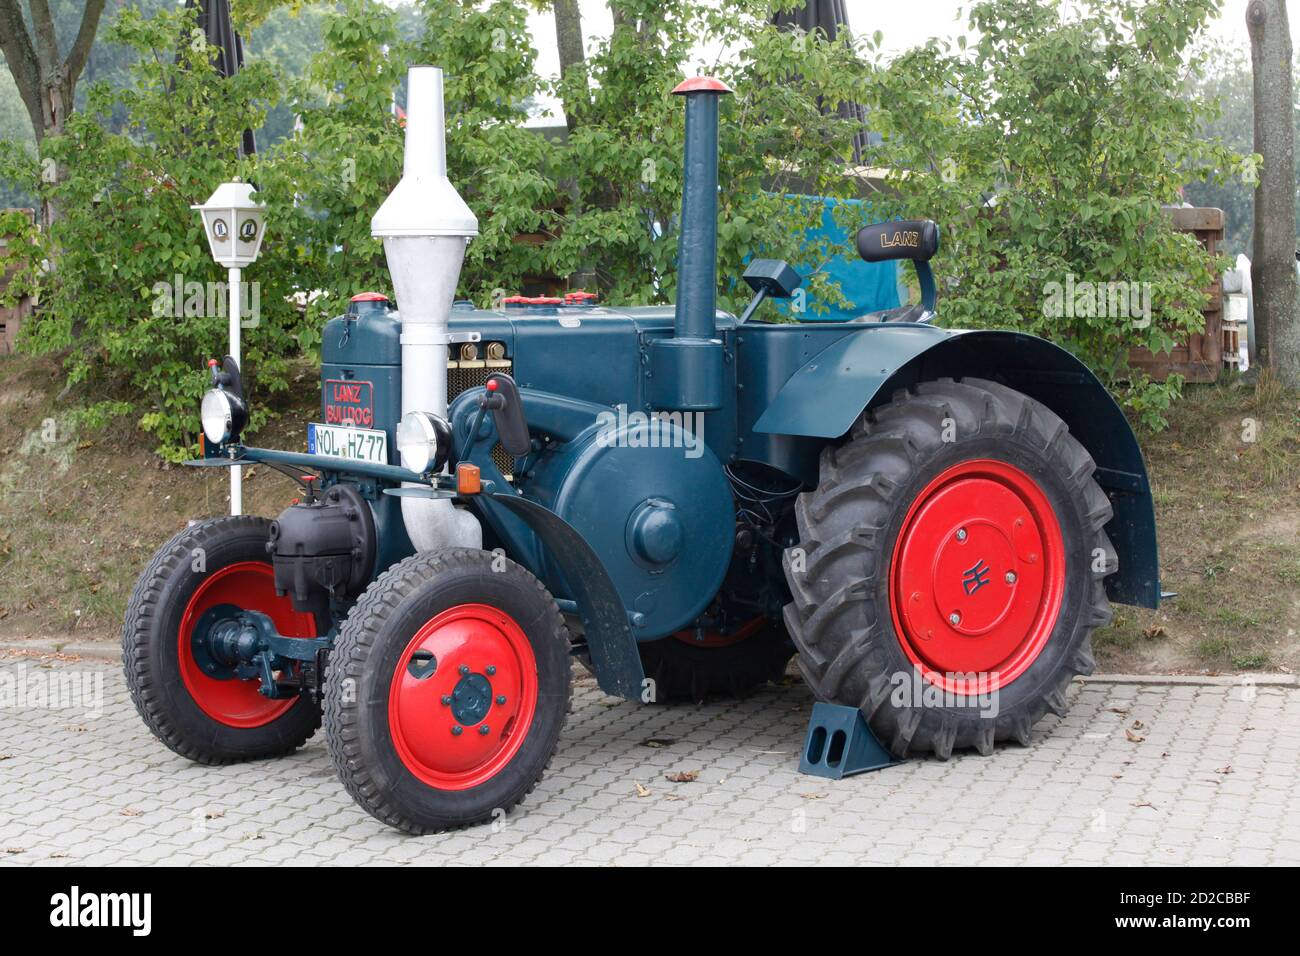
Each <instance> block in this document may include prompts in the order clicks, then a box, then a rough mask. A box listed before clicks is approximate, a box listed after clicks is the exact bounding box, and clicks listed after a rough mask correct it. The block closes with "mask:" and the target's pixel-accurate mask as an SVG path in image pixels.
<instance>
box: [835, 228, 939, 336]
mask: <svg viewBox="0 0 1300 956" xmlns="http://www.w3.org/2000/svg"><path fill="white" fill-rule="evenodd" d="M857 247H858V255H860V256H862V258H863V259H865V260H866V261H867V262H884V261H887V260H889V259H911V260H912V266H913V267H914V268H915V269H916V278H917V280H918V281H919V282H920V285H921V301H920V302H916V303H913V304H912V305H903V306H899V307H898V308H896V309H884V310H882V311H879V312H868V313H867V314H866V315H860V316H858V317H857V318H856V319H850V321H851V322H859V323H870V322H929V321H930V320H931V319H933V318H934V314H935V299H936V293H935V287H934V273H932V272H931V271H930V259H931V258H933V256H934V254H935V253H936V252H938V251H939V227H938V225H936V224H935V223H934V221H933V220H930V219H912V220H909V219H903V220H895V221H893V222H878V223H875V224H874V225H871V226H866V227H864V228H862V229H859V230H858V235H857Z"/></svg>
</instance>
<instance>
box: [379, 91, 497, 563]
mask: <svg viewBox="0 0 1300 956" xmlns="http://www.w3.org/2000/svg"><path fill="white" fill-rule="evenodd" d="M406 90H407V93H406V151H405V155H404V157H403V162H402V179H401V181H400V182H399V183H398V184H397V186H396V187H395V188H394V189H393V191H392V192H391V193H389V194H388V198H387V199H386V200H384V204H383V205H382V206H380V207H379V211H378V212H376V213H375V215H374V217H373V218H372V219H371V220H370V234H371V235H372V236H374V237H375V238H376V239H382V240H383V243H384V256H385V258H386V259H387V260H388V274H389V276H390V277H391V278H392V281H393V293H394V295H395V296H396V298H397V308H398V311H399V314H400V315H401V319H402V339H401V342H402V414H403V415H405V414H406V413H407V412H412V411H420V412H433V413H435V414H438V415H444V416H445V415H446V414H447V355H448V353H447V347H448V345H450V344H451V341H452V338H451V334H450V331H449V329H450V321H451V306H452V302H453V301H454V300H455V298H456V284H457V282H458V280H459V279H460V267H461V264H462V263H463V262H464V259H465V246H466V244H467V243H468V242H469V240H470V239H472V238H473V237H474V236H477V235H478V219H477V218H476V217H475V216H474V213H473V212H472V211H471V210H470V208H469V206H467V205H466V204H465V200H463V199H461V197H460V194H459V193H458V192H456V188H455V187H454V186H452V184H451V180H449V179H448V178H447V141H446V118H445V116H444V114H443V92H442V70H441V69H439V68H438V67H436V66H416V67H412V68H411V70H410V72H409V73H408V74H407V83H406ZM402 518H403V520H404V521H405V524H406V532H407V534H408V535H409V537H410V539H411V543H412V544H414V545H415V547H416V549H417V550H420V551H431V550H434V549H436V548H447V547H472V548H481V547H482V546H483V531H482V528H481V527H480V526H479V523H478V519H477V518H475V517H474V516H473V515H472V514H470V513H469V512H468V511H465V510H463V509H459V508H456V507H454V506H453V505H452V503H451V502H450V501H447V500H445V499H429V498H402Z"/></svg>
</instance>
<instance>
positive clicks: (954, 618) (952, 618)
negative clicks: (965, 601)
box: [948, 611, 961, 624]
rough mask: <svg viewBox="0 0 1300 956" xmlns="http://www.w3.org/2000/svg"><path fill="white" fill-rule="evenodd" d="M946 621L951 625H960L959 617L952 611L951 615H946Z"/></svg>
mask: <svg viewBox="0 0 1300 956" xmlns="http://www.w3.org/2000/svg"><path fill="white" fill-rule="evenodd" d="M948 620H949V622H950V623H952V624H960V623H961V615H960V614H958V613H957V612H956V611H953V612H952V613H951V614H949V615H948Z"/></svg>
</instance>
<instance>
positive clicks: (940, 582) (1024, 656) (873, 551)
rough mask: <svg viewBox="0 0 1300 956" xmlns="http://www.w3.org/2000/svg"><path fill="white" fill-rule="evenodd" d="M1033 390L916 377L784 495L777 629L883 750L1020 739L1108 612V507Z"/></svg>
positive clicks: (1064, 684) (1087, 654)
mask: <svg viewBox="0 0 1300 956" xmlns="http://www.w3.org/2000/svg"><path fill="white" fill-rule="evenodd" d="M1094 471H1095V465H1094V464H1093V461H1092V459H1091V457H1090V456H1089V455H1088V453H1087V451H1086V450H1085V449H1084V448H1083V446H1081V445H1080V444H1079V442H1078V441H1076V440H1075V439H1074V438H1073V437H1072V436H1071V435H1070V434H1069V432H1068V430H1067V429H1066V427H1065V425H1064V423H1063V422H1062V421H1061V419H1060V418H1059V417H1057V416H1056V415H1055V414H1054V413H1053V412H1052V411H1051V410H1050V409H1048V408H1047V407H1046V406H1044V405H1043V404H1041V403H1039V402H1037V401H1035V400H1033V399H1031V398H1029V397H1028V396H1027V395H1024V394H1022V393H1020V392H1017V391H1014V390H1012V389H1010V388H1008V387H1006V386H1004V385H1001V384H999V383H995V382H990V381H986V380H982V379H974V378H967V379H963V380H961V381H952V380H940V381H937V382H927V383H923V384H921V385H920V386H918V387H917V388H916V389H915V390H914V391H911V392H904V393H900V395H899V396H896V397H895V398H894V400H893V401H891V402H889V403H888V404H886V405H883V406H880V407H879V408H876V409H874V410H873V411H871V412H868V413H867V414H866V415H865V416H864V417H863V419H862V420H861V421H860V422H859V423H858V424H857V425H856V426H855V427H854V430H853V433H852V434H851V435H849V436H848V438H847V440H846V441H845V442H844V444H843V445H842V446H841V447H839V448H836V449H835V450H833V451H831V452H829V453H827V454H825V455H823V456H822V473H821V481H820V484H819V486H818V488H817V489H816V490H815V491H813V492H810V493H809V494H806V495H802V496H801V497H800V499H799V501H798V503H797V505H796V519H797V521H798V526H799V533H800V538H801V541H800V543H799V545H798V546H797V547H795V548H793V549H790V550H789V551H788V552H787V553H786V561H785V570H786V579H787V581H788V583H789V585H790V590H791V593H792V595H793V601H792V602H791V603H790V604H789V605H787V607H786V614H785V619H786V626H787V628H788V629H789V631H790V635H791V637H792V638H793V639H794V642H795V645H796V646H797V647H798V649H799V663H800V669H801V671H802V672H803V675H804V677H805V679H806V680H807V681H808V683H809V685H810V686H811V687H812V688H813V690H814V692H815V693H817V695H818V696H819V697H820V698H821V699H823V700H829V701H833V702H836V703H844V704H851V705H852V706H856V707H860V708H861V709H862V712H863V714H864V716H865V717H866V718H867V719H868V721H869V722H870V724H871V727H872V730H873V731H874V732H875V734H876V736H877V737H879V738H880V739H881V741H882V742H883V743H885V744H886V745H887V746H888V747H889V748H890V749H891V750H892V751H893V752H894V753H895V754H897V755H899V756H903V755H905V754H908V753H917V752H922V753H924V752H933V753H935V754H937V755H938V756H940V757H947V756H948V755H949V754H951V752H952V751H953V750H954V749H955V748H963V747H974V748H976V749H977V750H979V751H980V752H981V753H988V752H990V751H992V749H993V747H994V744H995V743H997V742H998V741H1001V740H1014V741H1017V742H1020V743H1028V741H1029V738H1030V730H1031V728H1032V727H1033V725H1034V724H1035V723H1036V722H1037V721H1038V720H1039V719H1040V718H1041V717H1042V716H1043V715H1044V714H1046V713H1048V712H1049V711H1050V712H1052V713H1055V714H1057V715H1060V716H1063V715H1064V714H1065V711H1066V707H1067V696H1066V694H1067V689H1068V687H1069V683H1070V680H1071V678H1072V677H1073V676H1074V675H1075V674H1087V673H1091V671H1092V667H1093V659H1092V651H1091V647H1090V636H1091V633H1092V631H1093V630H1094V629H1095V628H1097V627H1098V626H1100V625H1103V624H1105V623H1107V621H1109V619H1110V605H1109V603H1108V602H1107V600H1106V594H1105V589H1104V587H1103V581H1104V578H1105V577H1106V575H1108V574H1110V573H1112V572H1113V571H1114V570H1115V568H1116V560H1115V553H1114V550H1113V549H1112V547H1111V545H1110V541H1109V539H1108V538H1107V536H1106V532H1105V530H1104V529H1105V525H1106V523H1107V522H1108V521H1109V520H1110V517H1111V506H1110V502H1109V500H1108V499H1107V498H1106V495H1105V493H1104V492H1103V491H1102V490H1101V488H1100V487H1099V486H1098V484H1097V482H1096V481H1095V480H1094V478H1093V472H1094Z"/></svg>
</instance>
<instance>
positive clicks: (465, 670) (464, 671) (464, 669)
mask: <svg viewBox="0 0 1300 956" xmlns="http://www.w3.org/2000/svg"><path fill="white" fill-rule="evenodd" d="M458 670H459V671H460V676H461V677H464V676H465V675H466V674H468V673H469V665H468V664H461V665H460V667H459V668H458Z"/></svg>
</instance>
